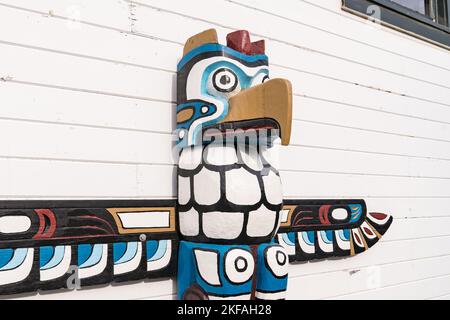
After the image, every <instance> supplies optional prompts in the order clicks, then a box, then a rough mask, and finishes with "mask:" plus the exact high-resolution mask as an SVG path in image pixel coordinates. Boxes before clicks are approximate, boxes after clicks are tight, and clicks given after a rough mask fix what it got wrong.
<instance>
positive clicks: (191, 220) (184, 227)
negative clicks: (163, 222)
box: [178, 209, 199, 237]
mask: <svg viewBox="0 0 450 320" xmlns="http://www.w3.org/2000/svg"><path fill="white" fill-rule="evenodd" d="M178 217H179V219H180V232H181V234H182V235H184V236H191V237H193V236H198V234H199V215H198V212H197V211H196V210H194V209H191V210H189V211H186V212H179V213H178Z"/></svg>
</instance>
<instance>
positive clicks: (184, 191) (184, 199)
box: [178, 175, 191, 205]
mask: <svg viewBox="0 0 450 320" xmlns="http://www.w3.org/2000/svg"><path fill="white" fill-rule="evenodd" d="M190 199H191V179H190V178H189V177H182V176H180V175H178V203H179V204H181V205H185V204H186V203H188V202H189V200H190Z"/></svg>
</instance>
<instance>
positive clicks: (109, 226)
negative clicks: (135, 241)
mask: <svg viewBox="0 0 450 320" xmlns="http://www.w3.org/2000/svg"><path fill="white" fill-rule="evenodd" d="M78 218H79V219H83V218H86V219H92V220H98V221H101V222H103V223H104V224H105V225H106V226H107V227H108V228H109V231H110V232H111V233H112V234H117V232H116V231H115V230H114V228H113V226H112V225H111V224H110V223H109V222H108V221H106V220H105V219H102V218H100V217H97V216H91V215H84V216H78ZM102 230H104V231H107V230H105V229H102Z"/></svg>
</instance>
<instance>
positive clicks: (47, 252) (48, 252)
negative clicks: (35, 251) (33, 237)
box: [39, 246, 54, 268]
mask: <svg viewBox="0 0 450 320" xmlns="http://www.w3.org/2000/svg"><path fill="white" fill-rule="evenodd" d="M53 252H54V250H53V247H51V246H46V247H40V248H39V267H40V268H42V267H43V266H45V265H46V264H47V263H48V262H49V261H50V260H51V259H52V257H53Z"/></svg>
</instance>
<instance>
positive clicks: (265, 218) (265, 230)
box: [247, 205, 277, 237]
mask: <svg viewBox="0 0 450 320" xmlns="http://www.w3.org/2000/svg"><path fill="white" fill-rule="evenodd" d="M276 217H277V213H276V212H275V211H271V210H269V209H267V208H266V207H265V206H264V205H263V206H261V207H259V208H258V210H256V211H251V212H250V214H249V216H248V224H247V235H248V236H250V237H265V236H268V235H269V234H270V233H271V232H272V231H273V229H274V227H275V222H276Z"/></svg>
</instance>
